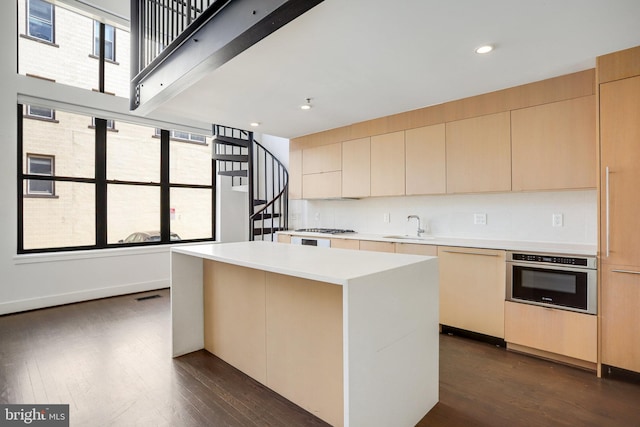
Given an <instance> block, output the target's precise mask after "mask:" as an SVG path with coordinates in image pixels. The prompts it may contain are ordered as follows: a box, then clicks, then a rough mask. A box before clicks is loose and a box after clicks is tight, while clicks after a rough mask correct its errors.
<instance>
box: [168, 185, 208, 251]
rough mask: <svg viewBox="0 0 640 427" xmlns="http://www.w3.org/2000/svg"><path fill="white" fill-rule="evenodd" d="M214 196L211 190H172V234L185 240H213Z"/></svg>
mask: <svg viewBox="0 0 640 427" xmlns="http://www.w3.org/2000/svg"><path fill="white" fill-rule="evenodd" d="M212 194H213V191H212V190H209V189H200V188H172V189H171V193H170V198H171V211H170V217H171V232H172V233H175V234H177V235H178V236H180V238H181V239H183V240H185V239H205V238H211V237H212V236H213V232H212V229H211V197H212Z"/></svg>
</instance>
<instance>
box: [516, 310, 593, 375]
mask: <svg viewBox="0 0 640 427" xmlns="http://www.w3.org/2000/svg"><path fill="white" fill-rule="evenodd" d="M504 324H505V332H504V339H505V341H507V342H508V343H510V344H511V343H513V344H517V345H522V346H525V347H529V348H532V349H536V350H542V351H546V352H550V353H554V354H558V355H561V356H566V357H571V358H575V359H579V360H584V361H587V362H591V363H596V361H597V359H598V317H597V316H595V315H592V314H583V313H575V312H572V311H567V310H557V309H554V308H547V307H539V306H535V305H531V304H520V303H515V302H510V301H507V302H505V319H504Z"/></svg>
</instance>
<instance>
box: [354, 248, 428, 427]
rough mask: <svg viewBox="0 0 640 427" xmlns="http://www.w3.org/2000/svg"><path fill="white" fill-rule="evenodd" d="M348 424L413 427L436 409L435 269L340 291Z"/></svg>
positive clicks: (415, 268) (397, 273)
mask: <svg viewBox="0 0 640 427" xmlns="http://www.w3.org/2000/svg"><path fill="white" fill-rule="evenodd" d="M345 292H346V293H347V295H346V298H345V301H346V305H347V307H346V310H345V319H346V320H345V323H346V324H345V346H347V347H346V351H345V357H346V358H347V360H348V362H347V363H346V364H345V376H346V377H348V378H349V381H348V385H347V388H348V389H347V390H346V391H345V393H347V394H348V396H347V400H346V401H347V405H348V407H347V408H346V415H345V416H346V418H347V421H346V424H347V425H349V426H369V427H373V426H381V427H384V426H390V425H393V426H399V427H402V426H414V425H416V423H418V421H420V419H422V417H423V416H424V415H425V414H426V413H427V412H429V410H431V408H432V407H433V406H434V405H435V404H436V403H437V402H438V378H439V375H438V359H439V336H438V335H439V332H438V264H437V259H436V258H431V259H429V260H425V261H424V262H420V263H417V264H412V265H409V266H406V267H402V268H397V269H394V270H390V271H386V272H382V273H378V274H372V275H369V276H366V277H361V278H357V279H353V280H350V281H349V282H348V284H347V285H346V289H345Z"/></svg>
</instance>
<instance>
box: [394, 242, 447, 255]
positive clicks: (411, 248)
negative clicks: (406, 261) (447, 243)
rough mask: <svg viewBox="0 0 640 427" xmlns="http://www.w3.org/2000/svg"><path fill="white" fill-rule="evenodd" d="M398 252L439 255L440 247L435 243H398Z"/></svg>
mask: <svg viewBox="0 0 640 427" xmlns="http://www.w3.org/2000/svg"><path fill="white" fill-rule="evenodd" d="M396 253H398V254H411V255H425V256H438V247H437V246H434V245H421V244H417V243H396Z"/></svg>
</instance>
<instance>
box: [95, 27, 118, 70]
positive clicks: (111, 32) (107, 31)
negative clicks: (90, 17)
mask: <svg viewBox="0 0 640 427" xmlns="http://www.w3.org/2000/svg"><path fill="white" fill-rule="evenodd" d="M104 45H105V49H104V57H105V59H108V60H109V61H115V60H116V29H115V28H113V27H112V26H111V25H105V26H104ZM93 54H94V55H95V56H100V22H98V21H93Z"/></svg>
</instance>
